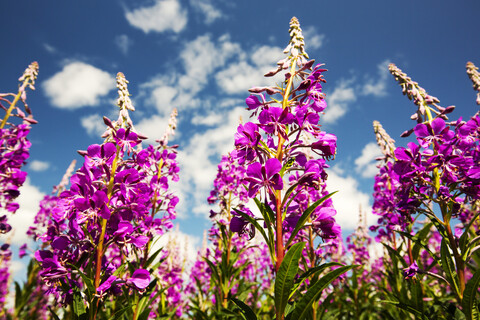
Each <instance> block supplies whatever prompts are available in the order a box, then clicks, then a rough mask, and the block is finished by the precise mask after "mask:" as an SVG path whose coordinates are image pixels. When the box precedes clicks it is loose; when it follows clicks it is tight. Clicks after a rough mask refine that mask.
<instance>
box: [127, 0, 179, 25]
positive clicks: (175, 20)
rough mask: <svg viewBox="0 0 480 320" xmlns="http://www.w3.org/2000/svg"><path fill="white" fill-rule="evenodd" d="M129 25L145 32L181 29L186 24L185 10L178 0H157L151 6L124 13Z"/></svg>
mask: <svg viewBox="0 0 480 320" xmlns="http://www.w3.org/2000/svg"><path fill="white" fill-rule="evenodd" d="M125 18H126V19H127V21H128V23H130V25H132V26H134V27H136V28H139V29H141V30H142V31H143V32H145V33H149V32H150V31H153V32H164V31H168V30H171V31H173V32H175V33H179V32H180V31H182V30H183V29H184V28H185V26H186V25H187V21H188V18H187V11H186V10H185V9H184V8H182V6H181V4H180V2H179V1H178V0H157V1H156V2H155V4H154V5H153V6H150V7H141V8H138V9H134V10H132V11H127V12H126V13H125Z"/></svg>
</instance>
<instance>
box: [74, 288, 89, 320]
mask: <svg viewBox="0 0 480 320" xmlns="http://www.w3.org/2000/svg"><path fill="white" fill-rule="evenodd" d="M73 313H74V314H75V316H77V319H78V320H86V319H87V310H86V309H85V303H84V302H83V299H82V295H81V293H80V291H78V290H76V291H74V293H73Z"/></svg>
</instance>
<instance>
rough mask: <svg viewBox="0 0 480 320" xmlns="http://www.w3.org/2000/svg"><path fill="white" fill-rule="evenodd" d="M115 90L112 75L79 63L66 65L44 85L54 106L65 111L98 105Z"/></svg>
mask: <svg viewBox="0 0 480 320" xmlns="http://www.w3.org/2000/svg"><path fill="white" fill-rule="evenodd" d="M114 88H115V78H114V77H113V76H112V75H111V74H109V73H108V72H105V71H103V70H100V69H98V68H96V67H94V66H92V65H89V64H86V63H83V62H79V61H77V62H70V63H69V64H67V65H65V66H64V67H63V69H62V71H60V72H58V73H56V74H55V75H53V76H52V77H51V78H50V79H47V80H46V81H45V82H44V83H43V89H44V90H45V93H46V95H47V96H48V97H49V98H50V100H51V103H52V105H53V106H55V107H58V108H63V109H76V108H80V107H83V106H95V105H98V104H99V103H100V98H101V97H103V96H105V95H107V94H108V93H109V92H110V91H111V90H112V89H114Z"/></svg>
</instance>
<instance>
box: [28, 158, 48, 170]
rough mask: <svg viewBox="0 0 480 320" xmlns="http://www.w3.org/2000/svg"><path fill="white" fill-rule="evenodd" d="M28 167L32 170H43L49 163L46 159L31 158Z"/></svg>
mask: <svg viewBox="0 0 480 320" xmlns="http://www.w3.org/2000/svg"><path fill="white" fill-rule="evenodd" d="M28 167H29V169H30V170H32V171H37V172H38V171H45V170H47V169H48V168H50V163H48V162H46V161H40V160H33V161H32V162H30V164H29V165H28Z"/></svg>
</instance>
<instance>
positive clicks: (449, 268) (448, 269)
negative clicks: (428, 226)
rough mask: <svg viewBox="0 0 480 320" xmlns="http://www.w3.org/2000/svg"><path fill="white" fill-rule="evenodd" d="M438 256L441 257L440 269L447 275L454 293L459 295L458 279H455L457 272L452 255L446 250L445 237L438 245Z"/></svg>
mask: <svg viewBox="0 0 480 320" xmlns="http://www.w3.org/2000/svg"><path fill="white" fill-rule="evenodd" d="M440 257H441V259H442V269H443V271H445V275H446V277H447V280H448V282H449V284H450V286H451V287H452V289H453V290H455V293H456V294H457V296H459V297H460V296H461V294H460V289H459V287H458V281H457V272H456V270H455V264H454V263H453V260H452V256H451V254H450V251H449V250H448V246H447V241H446V240H445V238H443V239H442V244H441V246H440Z"/></svg>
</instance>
